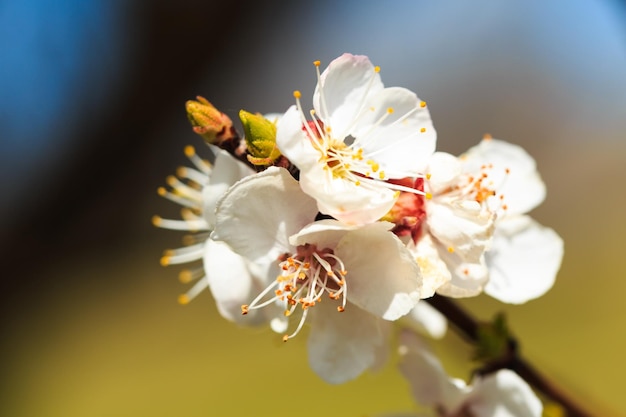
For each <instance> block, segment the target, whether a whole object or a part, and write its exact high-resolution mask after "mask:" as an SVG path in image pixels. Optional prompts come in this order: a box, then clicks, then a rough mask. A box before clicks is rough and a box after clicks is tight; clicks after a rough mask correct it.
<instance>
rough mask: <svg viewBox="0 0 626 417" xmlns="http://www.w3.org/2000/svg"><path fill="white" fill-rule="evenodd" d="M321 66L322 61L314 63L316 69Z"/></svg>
mask: <svg viewBox="0 0 626 417" xmlns="http://www.w3.org/2000/svg"><path fill="white" fill-rule="evenodd" d="M320 64H321V61H313V65H315V66H316V67H319V66H320Z"/></svg>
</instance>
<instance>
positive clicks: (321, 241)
mask: <svg viewBox="0 0 626 417" xmlns="http://www.w3.org/2000/svg"><path fill="white" fill-rule="evenodd" d="M381 224H384V225H387V230H390V229H391V228H392V227H393V223H388V222H382V223H381ZM356 228H357V226H351V225H348V224H345V223H342V222H340V221H337V220H331V219H327V220H318V221H316V222H313V223H311V224H308V225H306V226H304V227H303V228H302V230H300V231H299V232H298V233H296V234H295V235H293V236H291V237H289V243H290V244H291V245H293V246H300V245H305V244H307V243H309V244H314V245H316V246H317V247H318V249H323V248H334V247H335V246H337V243H339V240H341V238H342V237H343V236H344V235H345V234H346V232H347V231H348V230H354V229H356Z"/></svg>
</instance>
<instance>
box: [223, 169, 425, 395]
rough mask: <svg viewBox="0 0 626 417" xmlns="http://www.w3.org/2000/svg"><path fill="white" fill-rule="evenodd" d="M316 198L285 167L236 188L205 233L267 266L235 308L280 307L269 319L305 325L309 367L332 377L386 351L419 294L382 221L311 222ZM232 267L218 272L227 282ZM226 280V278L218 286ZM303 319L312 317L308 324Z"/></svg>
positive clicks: (343, 377) (412, 271) (340, 378)
mask: <svg viewBox="0 0 626 417" xmlns="http://www.w3.org/2000/svg"><path fill="white" fill-rule="evenodd" d="M316 214H317V208H316V206H315V203H314V200H313V199H312V198H311V197H309V196H308V195H306V194H305V193H303V192H302V191H301V189H300V187H299V185H298V182H297V181H296V180H294V179H293V178H292V177H291V175H290V174H289V173H288V172H287V171H286V170H284V169H282V168H276V167H272V168H268V169H267V170H265V171H263V172H261V173H258V174H256V175H254V176H250V177H247V178H244V179H243V180H241V181H239V182H238V183H237V184H235V185H234V186H233V187H232V188H231V189H230V190H229V191H228V192H227V193H226V195H225V196H224V197H223V198H222V199H221V200H220V202H219V203H218V206H217V211H216V216H217V225H216V228H215V230H214V232H213V234H212V235H211V238H212V239H214V240H216V241H223V242H225V243H226V244H228V246H229V247H232V248H233V250H234V251H235V252H236V253H237V254H239V255H240V256H242V257H244V258H245V259H247V260H248V261H249V262H251V263H252V264H255V265H267V268H266V270H267V271H268V274H267V276H266V283H267V287H266V288H265V289H264V290H263V291H260V292H259V294H258V296H257V297H256V298H254V299H250V301H249V302H247V303H246V304H245V305H243V306H242V312H243V313H244V314H248V313H249V312H252V311H256V310H259V309H264V308H267V307H270V306H272V307H275V306H277V305H278V306H281V307H282V311H281V313H280V314H279V315H276V317H275V318H274V320H275V321H280V320H281V319H283V320H288V318H289V317H292V316H295V317H299V318H298V319H297V320H298V321H297V323H298V324H297V325H296V326H295V330H293V331H292V332H291V333H290V334H285V336H284V337H283V340H285V341H286V340H288V339H290V338H292V337H294V336H295V335H297V334H298V333H299V332H300V330H301V329H302V327H303V325H304V323H305V321H306V322H310V323H311V333H310V336H309V340H308V347H309V361H310V364H311V367H312V368H313V370H314V371H316V372H317V373H318V374H319V375H320V376H321V377H322V378H324V379H325V380H326V381H328V382H331V383H340V382H345V381H347V380H349V379H352V378H355V377H356V376H358V375H359V374H361V373H362V372H363V371H364V370H366V369H368V368H373V367H377V366H378V365H379V364H380V363H381V361H382V360H383V359H384V357H385V356H386V351H387V333H388V331H389V321H393V320H397V319H398V318H400V317H401V316H403V315H405V314H407V313H408V312H409V311H411V309H412V308H413V307H414V306H415V305H416V304H417V302H418V301H419V299H420V288H421V278H420V272H419V268H418V266H417V264H416V263H415V262H414V261H413V259H412V256H411V254H410V253H409V252H408V250H407V249H406V248H405V246H404V244H403V243H402V242H401V241H400V239H398V238H397V237H396V236H395V235H394V234H393V233H391V232H390V231H389V229H390V228H391V227H392V226H393V225H392V224H390V223H387V222H376V223H372V224H368V225H365V226H363V227H357V226H350V225H346V224H343V223H341V222H339V221H337V220H318V221H314V220H315V217H316ZM229 275H230V273H229V271H227V270H224V271H223V274H222V276H223V277H224V279H228V276H229ZM225 285H227V284H225ZM309 318H310V320H309Z"/></svg>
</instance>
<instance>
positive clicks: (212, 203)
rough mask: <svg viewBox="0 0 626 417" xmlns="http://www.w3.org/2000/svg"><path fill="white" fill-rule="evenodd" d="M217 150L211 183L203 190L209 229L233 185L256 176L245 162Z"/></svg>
mask: <svg viewBox="0 0 626 417" xmlns="http://www.w3.org/2000/svg"><path fill="white" fill-rule="evenodd" d="M212 149H215V150H214V152H215V163H214V164H213V166H214V168H213V171H212V172H211V175H210V177H209V182H208V184H207V185H205V186H204V188H203V189H202V201H203V205H204V207H203V211H202V212H203V215H204V218H205V220H206V221H207V223H208V224H209V228H211V229H212V228H213V227H214V226H215V207H216V206H217V202H218V201H219V199H220V198H222V196H223V195H224V194H225V193H226V191H227V190H228V189H229V188H230V186H231V185H233V184H234V183H236V182H237V181H239V180H240V179H242V178H244V177H247V176H248V175H252V174H254V170H253V169H252V168H250V167H249V166H247V165H245V164H244V163H243V162H241V161H238V160H236V159H235V158H234V157H233V156H232V155H231V154H229V153H228V152H226V151H224V150H222V149H218V148H215V147H212Z"/></svg>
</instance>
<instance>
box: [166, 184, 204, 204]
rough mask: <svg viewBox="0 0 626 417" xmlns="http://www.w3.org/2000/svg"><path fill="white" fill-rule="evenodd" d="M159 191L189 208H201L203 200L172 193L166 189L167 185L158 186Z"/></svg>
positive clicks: (167, 197)
mask: <svg viewBox="0 0 626 417" xmlns="http://www.w3.org/2000/svg"><path fill="white" fill-rule="evenodd" d="M157 193H158V194H159V195H160V196H161V197H164V198H166V199H168V200H170V201H172V202H174V203H176V204H178V205H180V206H184V207H189V208H194V209H200V208H201V204H202V202H201V201H198V200H192V199H190V198H188V197H183V196H180V195H178V194H173V193H170V192H169V191H167V190H166V189H165V187H159V188H157Z"/></svg>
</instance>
